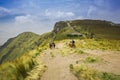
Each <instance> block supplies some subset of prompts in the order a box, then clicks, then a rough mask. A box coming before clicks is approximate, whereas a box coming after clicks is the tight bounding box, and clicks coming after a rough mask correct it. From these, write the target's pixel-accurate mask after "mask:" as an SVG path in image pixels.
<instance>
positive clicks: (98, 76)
mask: <svg viewBox="0 0 120 80" xmlns="http://www.w3.org/2000/svg"><path fill="white" fill-rule="evenodd" d="M70 71H71V72H72V73H73V74H74V75H75V76H76V77H77V78H78V80H120V76H118V75H115V74H112V73H107V72H99V71H97V70H94V69H92V68H89V67H87V66H85V65H79V64H77V65H72V64H70Z"/></svg>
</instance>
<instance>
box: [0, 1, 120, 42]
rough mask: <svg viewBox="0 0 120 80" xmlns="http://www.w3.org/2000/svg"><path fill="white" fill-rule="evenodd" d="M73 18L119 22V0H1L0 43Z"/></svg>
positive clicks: (49, 29)
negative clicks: (23, 33)
mask: <svg viewBox="0 0 120 80" xmlns="http://www.w3.org/2000/svg"><path fill="white" fill-rule="evenodd" d="M74 19H101V20H108V21H112V22H115V23H120V0H0V44H3V43H4V42H5V41H6V40H7V39H8V38H10V37H14V36H16V35H18V34H19V33H22V32H25V31H31V32H35V33H38V34H42V33H44V32H48V31H51V30H52V29H53V27H54V24H55V22H57V21H60V20H74Z"/></svg>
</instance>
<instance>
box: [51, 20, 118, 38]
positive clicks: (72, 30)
mask: <svg viewBox="0 0 120 80" xmlns="http://www.w3.org/2000/svg"><path fill="white" fill-rule="evenodd" d="M53 32H55V33H56V34H57V36H56V39H63V38H93V37H94V38H99V39H120V36H119V34H120V25H118V24H115V23H112V22H109V21H102V20H73V21H60V22H57V23H56V24H55V26H54V30H53Z"/></svg>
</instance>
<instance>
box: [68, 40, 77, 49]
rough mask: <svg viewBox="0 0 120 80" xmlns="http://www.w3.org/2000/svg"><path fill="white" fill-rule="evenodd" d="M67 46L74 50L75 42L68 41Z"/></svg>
mask: <svg viewBox="0 0 120 80" xmlns="http://www.w3.org/2000/svg"><path fill="white" fill-rule="evenodd" d="M69 46H70V47H72V48H75V47H76V46H75V41H74V40H72V41H70V43H69Z"/></svg>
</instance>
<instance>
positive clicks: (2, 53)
mask: <svg viewBox="0 0 120 80" xmlns="http://www.w3.org/2000/svg"><path fill="white" fill-rule="evenodd" d="M119 35H120V25H119V24H115V23H112V22H109V21H102V20H72V21H59V22H57V23H56V24H55V26H54V29H53V30H52V31H51V32H48V33H45V34H42V35H38V34H35V33H32V32H24V33H21V34H19V35H18V36H16V37H15V38H11V39H9V40H8V41H7V42H6V43H5V44H4V45H2V46H1V47H0V64H1V63H4V62H6V61H12V60H14V59H15V58H17V57H20V56H22V55H23V54H25V53H26V52H28V51H30V50H32V49H35V48H37V47H38V46H42V45H44V44H46V43H49V42H50V41H54V40H62V39H75V38H79V39H84V38H96V39H120V36H119Z"/></svg>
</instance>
